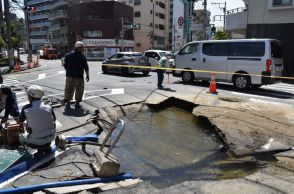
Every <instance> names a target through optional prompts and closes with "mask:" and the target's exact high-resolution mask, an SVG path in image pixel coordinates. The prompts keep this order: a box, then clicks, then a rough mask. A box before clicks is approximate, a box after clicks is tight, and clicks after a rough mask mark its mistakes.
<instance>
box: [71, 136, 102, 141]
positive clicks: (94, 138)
mask: <svg viewBox="0 0 294 194" xmlns="http://www.w3.org/2000/svg"><path fill="white" fill-rule="evenodd" d="M66 140H68V141H71V142H75V141H91V142H98V140H99V138H98V136H97V135H96V134H88V135H85V136H74V137H66Z"/></svg>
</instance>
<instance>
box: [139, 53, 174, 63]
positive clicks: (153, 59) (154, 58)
mask: <svg viewBox="0 0 294 194" xmlns="http://www.w3.org/2000/svg"><path fill="white" fill-rule="evenodd" d="M167 52H170V51H164V50H148V51H145V52H144V56H145V57H148V61H149V63H150V64H151V66H152V67H156V65H157V63H158V61H159V60H160V59H161V57H164V56H165V54H166V53H167ZM172 66H174V59H169V61H168V67H172Z"/></svg>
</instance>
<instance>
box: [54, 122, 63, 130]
mask: <svg viewBox="0 0 294 194" xmlns="http://www.w3.org/2000/svg"><path fill="white" fill-rule="evenodd" d="M55 124H56V129H59V128H62V127H63V126H62V124H61V123H60V122H59V121H58V120H56V121H55Z"/></svg>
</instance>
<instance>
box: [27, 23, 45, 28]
mask: <svg viewBox="0 0 294 194" xmlns="http://www.w3.org/2000/svg"><path fill="white" fill-rule="evenodd" d="M45 26H50V22H40V23H36V24H30V28H38V27H45Z"/></svg>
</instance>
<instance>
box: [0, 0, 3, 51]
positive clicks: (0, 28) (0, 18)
mask: <svg viewBox="0 0 294 194" xmlns="http://www.w3.org/2000/svg"><path fill="white" fill-rule="evenodd" d="M2 35H3V8H2V0H0V36H2ZM0 49H1V48H0Z"/></svg>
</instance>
